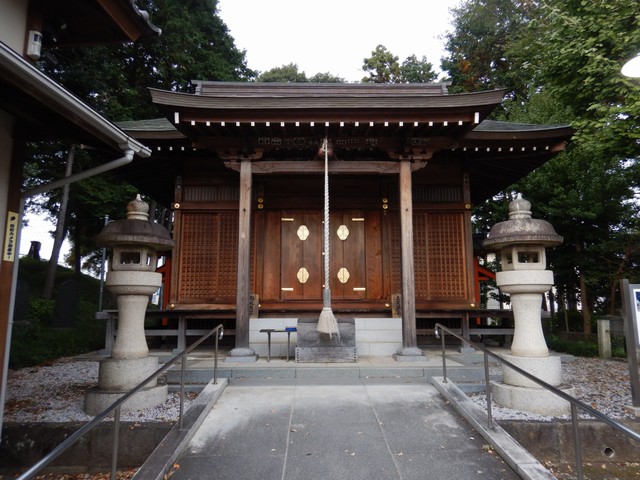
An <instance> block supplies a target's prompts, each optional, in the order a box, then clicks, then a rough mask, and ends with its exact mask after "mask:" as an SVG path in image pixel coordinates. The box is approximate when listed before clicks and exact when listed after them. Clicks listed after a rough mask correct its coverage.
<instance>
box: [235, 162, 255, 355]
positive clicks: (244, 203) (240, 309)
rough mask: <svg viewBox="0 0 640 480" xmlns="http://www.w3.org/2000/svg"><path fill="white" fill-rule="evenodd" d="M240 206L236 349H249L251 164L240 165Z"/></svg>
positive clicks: (243, 163)
mask: <svg viewBox="0 0 640 480" xmlns="http://www.w3.org/2000/svg"><path fill="white" fill-rule="evenodd" d="M240 165H241V167H240V205H239V217H240V220H239V230H238V278H237V294H236V348H242V349H248V348H249V316H250V313H251V312H250V309H249V301H250V293H251V292H250V291H249V290H250V285H249V284H250V281H251V279H250V261H251V231H250V230H251V189H252V181H251V180H252V179H251V162H250V161H249V160H243V161H242V162H241V163H240Z"/></svg>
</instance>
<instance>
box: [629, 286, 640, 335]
mask: <svg viewBox="0 0 640 480" xmlns="http://www.w3.org/2000/svg"><path fill="white" fill-rule="evenodd" d="M629 287H630V288H629V290H631V300H632V302H633V308H632V309H631V317H633V326H634V327H635V331H636V346H637V347H640V285H633V284H630V285H629Z"/></svg>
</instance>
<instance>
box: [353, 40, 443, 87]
mask: <svg viewBox="0 0 640 480" xmlns="http://www.w3.org/2000/svg"><path fill="white" fill-rule="evenodd" d="M398 60H399V59H398V57H397V56H395V55H393V54H392V53H391V52H390V51H389V50H387V47H385V46H384V45H378V46H377V47H376V49H375V50H373V51H372V52H371V57H369V58H365V59H364V64H363V66H362V70H364V71H365V72H367V73H368V74H369V76H368V77H364V78H363V79H362V82H364V83H429V82H433V81H434V80H435V79H436V72H434V71H433V65H432V64H431V63H429V61H428V60H427V57H425V56H424V55H423V56H422V58H421V59H420V60H418V57H416V55H415V54H414V55H409V56H408V57H407V58H406V59H405V60H404V62H402V65H400V64H399V63H398Z"/></svg>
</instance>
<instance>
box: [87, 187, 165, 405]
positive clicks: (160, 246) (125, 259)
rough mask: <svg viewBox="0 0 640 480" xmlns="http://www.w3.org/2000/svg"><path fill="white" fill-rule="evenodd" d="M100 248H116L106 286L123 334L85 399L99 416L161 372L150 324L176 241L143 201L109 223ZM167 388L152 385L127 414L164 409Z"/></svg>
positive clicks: (134, 202)
mask: <svg viewBox="0 0 640 480" xmlns="http://www.w3.org/2000/svg"><path fill="white" fill-rule="evenodd" d="M96 243H97V244H98V246H101V247H107V248H111V249H112V250H111V255H110V258H109V271H108V273H107V278H106V282H105V285H106V287H107V289H108V290H109V291H110V292H112V293H114V294H116V295H117V304H118V330H117V334H116V339H115V342H114V344H113V349H112V351H111V357H109V358H106V359H105V360H103V361H102V362H100V370H99V376H98V386H97V387H93V388H90V389H89V390H88V391H87V393H86V395H85V411H86V412H87V413H89V414H91V415H96V414H98V413H100V412H102V411H103V410H104V409H105V408H107V407H108V406H109V405H110V404H111V403H113V402H114V401H115V400H117V399H118V398H119V397H120V396H122V395H123V394H124V393H126V392H127V391H129V390H130V389H131V388H133V387H135V386H136V385H138V384H139V383H140V382H141V381H142V380H144V379H145V378H147V377H148V376H149V375H151V374H152V373H153V372H155V371H156V370H157V369H158V358H157V357H153V356H149V348H148V346H147V340H146V337H145V333H144V318H145V311H146V309H147V304H148V302H149V296H150V295H152V294H153V293H154V292H156V291H157V290H158V288H160V286H161V284H162V274H160V273H157V272H156V271H155V270H156V266H157V265H156V263H157V262H156V261H157V252H159V251H166V250H170V249H171V248H172V247H173V240H172V239H171V237H170V235H169V232H168V231H167V230H166V229H165V228H164V227H162V226H161V225H159V224H157V223H151V222H149V205H147V204H146V203H145V202H143V201H142V200H141V198H140V195H138V196H137V198H136V199H135V200H132V201H131V202H129V204H128V205H127V218H126V220H116V221H113V222H110V223H108V224H107V225H106V226H105V227H104V229H103V230H102V232H100V234H99V235H98V236H97V237H96ZM166 398H167V386H166V385H158V383H157V381H156V382H151V383H150V384H149V385H147V386H146V387H145V388H144V389H142V390H141V391H140V392H139V393H137V394H136V395H135V396H134V397H132V398H131V399H130V400H129V401H128V402H126V403H125V404H124V405H123V407H122V410H123V411H133V410H138V409H141V408H146V407H150V406H154V405H158V404H161V403H163V402H164V401H165V400H166Z"/></svg>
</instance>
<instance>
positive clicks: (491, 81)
mask: <svg viewBox="0 0 640 480" xmlns="http://www.w3.org/2000/svg"><path fill="white" fill-rule="evenodd" d="M535 9H536V2H535V1H532V0H465V1H463V2H462V3H461V4H460V5H459V6H458V7H456V8H453V9H451V12H452V13H453V27H454V28H453V31H452V32H449V33H447V34H446V35H445V36H444V39H445V47H446V50H447V52H448V54H449V55H448V57H446V58H443V59H442V62H441V67H442V69H443V70H444V71H446V72H448V73H449V75H450V79H451V81H452V87H451V88H450V91H451V92H452V93H458V92H476V91H481V90H490V89H494V88H506V89H507V91H508V92H509V94H510V95H511V96H518V95H519V94H520V93H522V92H523V90H526V83H525V85H523V80H526V79H522V78H521V77H520V76H519V75H518V74H517V73H516V74H514V72H512V64H511V61H510V59H509V57H508V56H506V54H505V51H506V48H507V46H508V45H509V42H510V41H511V40H512V39H514V38H517V36H518V35H519V33H520V31H521V30H522V29H523V28H524V27H525V26H526V24H527V23H528V21H529V19H530V16H531V15H532V14H533V13H534V12H535Z"/></svg>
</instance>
